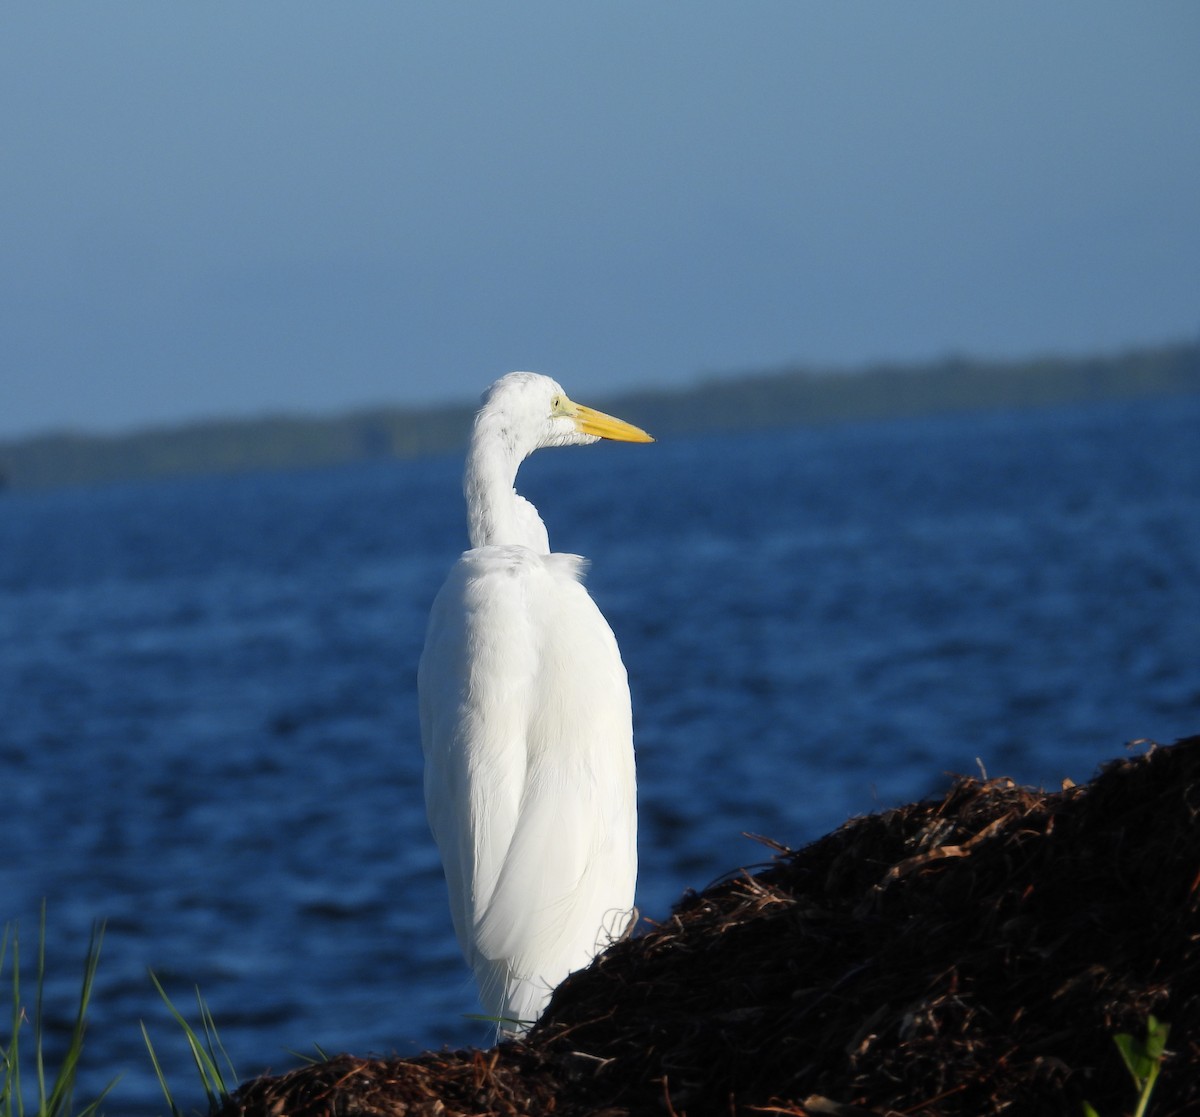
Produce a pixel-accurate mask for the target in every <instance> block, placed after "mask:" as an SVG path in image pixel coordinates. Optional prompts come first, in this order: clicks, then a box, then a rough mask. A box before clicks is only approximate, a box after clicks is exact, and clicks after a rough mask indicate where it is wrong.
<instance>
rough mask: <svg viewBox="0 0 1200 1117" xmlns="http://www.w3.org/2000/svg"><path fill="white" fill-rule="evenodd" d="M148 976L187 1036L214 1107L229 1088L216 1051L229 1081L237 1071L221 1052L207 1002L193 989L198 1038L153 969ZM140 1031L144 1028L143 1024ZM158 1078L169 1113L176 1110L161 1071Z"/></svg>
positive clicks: (224, 1098)
mask: <svg viewBox="0 0 1200 1117" xmlns="http://www.w3.org/2000/svg"><path fill="white" fill-rule="evenodd" d="M150 980H151V981H152V982H153V983H154V987H155V989H157V990H158V995H159V996H160V997H162V1000H163V1003H164V1004H165V1005H166V1006H167V1009H168V1011H169V1012H170V1013H171V1015H172V1017H174V1019H175V1023H176V1024H178V1025H179V1027H180V1029H181V1030H182V1032H183V1034H184V1038H185V1039H186V1040H187V1044H188V1049H189V1051H190V1052H191V1056H192V1062H193V1063H194V1064H195V1066H196V1071H197V1073H198V1074H199V1075H200V1084H201V1085H202V1086H203V1088H204V1094H205V1097H206V1098H207V1099H208V1104H209V1107H210V1108H211V1109H216V1108H218V1107H219V1106H220V1105H221V1104H222V1103H223V1102H224V1101H226V1099H228V1097H229V1095H230V1093H231V1092H232V1091H231V1089H230V1085H229V1082H227V1081H226V1079H225V1076H224V1075H223V1074H222V1072H221V1067H220V1063H219V1061H218V1053H219V1055H220V1056H221V1057H223V1058H224V1059H225V1062H226V1065H227V1066H228V1067H229V1071H230V1082H233V1083H236V1081H237V1074H236V1072H234V1069H233V1064H232V1063H231V1062H230V1061H229V1056H228V1055H227V1054H226V1053H225V1049H224V1047H223V1046H222V1045H221V1041H220V1038H219V1036H218V1035H217V1027H216V1023H215V1022H214V1020H213V1017H212V1013H211V1012H209V1010H208V1006H207V1005H206V1004H205V1003H204V998H203V997H202V996H201V995H200V991H199V989H197V990H196V1001H197V1003H198V1004H199V1006H200V1022H201V1028H202V1030H203V1032H204V1039H203V1040H202V1039H201V1038H200V1036H198V1035H197V1034H196V1031H195V1029H193V1028H192V1026H191V1025H190V1024H189V1023H188V1022H187V1020H186V1019H185V1018H184V1016H183V1014H182V1013H181V1012H180V1011H179V1010H178V1009H177V1008H176V1007H175V1005H174V1004H173V1003H172V1001H171V998H170V997H169V996H167V991H166V990H165V989H164V988H163V987H162V983H161V982H160V981H159V980H158V977H157V976H156V975H155V974H154V973H153V972H152V973H151V974H150ZM144 1031H145V1029H144V1028H143V1032H144ZM147 1042H148V1041H147ZM151 1054H152V1057H153V1049H151ZM155 1064H156V1068H157V1060H155ZM159 1081H160V1083H162V1084H163V1089H164V1091H165V1092H166V1094H167V1101H168V1103H169V1104H171V1106H172V1111H173V1113H176V1114H177V1113H178V1110H176V1109H175V1108H174V1102H172V1101H171V1094H170V1091H169V1090H167V1087H166V1083H165V1082H164V1081H163V1079H162V1077H161V1074H160V1079H159Z"/></svg>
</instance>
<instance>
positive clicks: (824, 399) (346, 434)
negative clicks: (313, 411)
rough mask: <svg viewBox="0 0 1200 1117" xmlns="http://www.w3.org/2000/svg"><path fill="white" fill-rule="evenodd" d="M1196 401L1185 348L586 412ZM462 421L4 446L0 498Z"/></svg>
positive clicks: (731, 423)
mask: <svg viewBox="0 0 1200 1117" xmlns="http://www.w3.org/2000/svg"><path fill="white" fill-rule="evenodd" d="M1196 392H1200V343H1197V342H1186V343H1176V344H1170V345H1161V346H1156V347H1143V348H1138V349H1130V350H1126V351H1124V352H1120V353H1114V354H1107V355H1098V356H1090V357H1036V358H1030V359H1027V360H1008V361H999V360H977V359H974V358H969V357H948V358H945V359H942V360H938V361H931V362H925V363H921V364H879V365H872V366H870V367H867V368H863V369H860V370H857V371H845V372H830V371H820V370H812V369H805V368H800V367H791V368H784V369H779V370H776V371H770V372H747V373H744V374H741V375H734V374H730V375H728V376H721V377H719V378H712V379H709V380H704V381H701V382H699V383H697V384H695V385H693V386H691V387H687V388H678V389H661V390H653V391H641V392H627V393H623V394H622V395H620V396H614V397H612V398H610V399H608V400H598V401H596V402H597V403H599V404H602V405H603V406H604V407H605V409H606V410H612V411H614V412H615V413H616V414H620V415H627V416H629V417H630V418H631V420H633V421H636V422H637V423H638V424H639V425H641V426H644V427H645V428H646V429H648V430H652V431H654V433H655V434H656V435H658V436H660V437H661V436H663V435H668V434H685V433H686V434H696V433H706V432H714V431H723V430H724V431H729V430H755V429H768V428H779V427H787V426H805V425H818V424H824V423H832V422H850V421H856V420H869V419H890V418H907V417H915V416H919V415H934V414H945V413H948V412H955V411H984V410H995V409H1000V408H1029V407H1044V406H1052V405H1055V404H1063V403H1072V402H1086V401H1096V400H1120V399H1141V398H1148V397H1155V396H1171V395H1184V394H1191V393H1196ZM474 410H475V404H474V403H470V404H466V403H462V404H448V405H445V406H440V407H423V408H402V407H377V408H371V409H368V410H360V411H354V412H349V413H345V414H340V415H331V416H288V415H278V416H271V417H266V418H259V419H227V420H221V419H216V420H207V421H203V422H195V423H187V424H182V425H176V426H169V427H156V428H152V429H147V430H142V431H135V432H131V433H128V434H121V435H99V434H86V433H65V432H59V433H50V434H44V435H37V436H33V437H29V438H22V439H13V440H9V441H5V442H0V492H3V491H4V490H6V489H11V490H28V489H43V488H53V487H58V486H65V485H90V484H103V483H106V482H110V481H127V480H138V479H148V478H165V477H184V476H194V475H203V474H214V473H235V472H242V471H247V470H262V469H297V468H312V467H316V466H322V465H335V464H343V463H349V462H356V461H369V460H386V459H411V458H417V457H423V456H427V455H431V454H438V453H451V452H454V451H456V450H459V449H460V448H461V447H462V446H463V445H464V444H465V442H466V437H467V432H468V430H469V429H470V421H471V416H472V414H473V413H474Z"/></svg>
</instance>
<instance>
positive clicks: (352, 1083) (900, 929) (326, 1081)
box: [221, 737, 1200, 1117]
mask: <svg viewBox="0 0 1200 1117" xmlns="http://www.w3.org/2000/svg"><path fill="white" fill-rule="evenodd" d="M1198 814H1200V737H1193V738H1189V739H1188V740H1186V741H1181V742H1179V743H1178V744H1176V745H1174V746H1172V747H1169V748H1162V747H1151V748H1150V749H1149V751H1148V752H1147V753H1146V754H1145V755H1142V756H1139V757H1137V758H1135V759H1129V760H1121V761H1115V762H1113V763H1112V764H1109V765H1108V766H1107V767H1105V769H1104V770H1103V771H1102V772H1101V773H1100V774H1099V775H1098V776H1097V777H1096V779H1095V780H1093V781H1092V782H1091V783H1089V784H1088V785H1086V786H1084V787H1067V788H1064V789H1063V790H1062V791H1059V792H1055V793H1052V794H1047V793H1044V792H1038V791H1031V790H1028V789H1025V788H1020V787H1017V786H1015V785H1014V784H1013V783H1011V782H1010V781H1008V780H1000V779H997V780H987V781H984V782H980V781H978V780H973V779H961V780H959V781H958V782H957V783H955V785H954V786H953V787H952V788H951V790H950V791H949V793H948V794H947V795H946V796H945V798H944V799H942V800H940V801H930V802H923V803H916V804H913V805H911V806H907V807H902V808H900V809H898V810H894V811H888V812H886V813H885V814H880V815H872V816H870V817H867V818H860V819H855V820H853V821H851V822H849V823H847V824H846V825H845V826H843V827H842V828H841V829H839V830H837V831H835V832H834V833H833V834H830V835H829V836H827V837H825V838H823V839H822V840H820V841H818V842H816V843H814V844H813V845H811V846H808V847H806V848H805V849H802V850H797V851H790V850H784V849H780V850H779V851H778V856H777V857H776V860H775V862H774V863H773V864H772V865H771V866H770V867H769V868H767V869H765V870H764V871H762V872H760V873H758V874H757V875H754V876H752V875H750V874H748V873H742V874H740V875H739V876H737V877H736V878H734V879H731V880H728V881H726V882H724V883H722V884H719V885H717V886H715V887H713V888H710V889H708V890H707V891H705V892H703V893H701V894H699V895H689V896H688V897H686V898H685V899H684V900H683V901H682V903H681V904H680V905H679V907H678V908H677V910H676V912H675V914H674V915H673V917H672V918H671V920H670V922H668V923H666V924H664V925H662V926H657V927H654V928H652V929H651V930H650V931H649V932H647V933H646V934H643V935H641V936H639V937H637V938H634V939H631V940H629V941H627V942H624V943H620V944H618V945H616V946H615V947H613V948H612V949H611V950H609V951H608V952H607V953H606V954H605V955H604V956H603V957H602V958H601V959H599V960H598V961H597V963H596V964H594V965H593V966H592V967H591V968H590V969H588V970H586V971H583V972H581V973H579V974H575V975H573V976H572V977H571V978H569V979H568V980H567V981H566V982H565V983H564V984H563V985H562V987H561V988H560V989H559V990H558V992H557V993H556V994H555V997H554V999H553V1001H552V1002H551V1005H550V1008H549V1009H548V1010H547V1012H546V1015H545V1016H544V1017H543V1019H542V1021H541V1022H540V1023H539V1024H538V1026H537V1027H536V1028H535V1029H534V1031H533V1032H532V1033H531V1034H530V1036H529V1037H528V1040H527V1042H525V1043H514V1044H504V1045H502V1046H500V1047H498V1048H496V1049H494V1050H491V1051H459V1052H445V1053H441V1054H427V1055H422V1056H420V1057H419V1058H415V1059H388V1060H383V1059H372V1060H367V1059H356V1058H351V1057H349V1056H341V1057H339V1058H336V1059H333V1060H330V1061H329V1062H328V1063H323V1064H319V1065H316V1066H311V1067H304V1068H301V1069H299V1070H296V1071H293V1072H291V1073H290V1074H287V1075H283V1076H282V1077H277V1078H263V1079H258V1080H255V1081H252V1082H249V1083H247V1084H246V1085H244V1086H242V1087H241V1088H240V1090H239V1091H238V1093H237V1094H236V1096H235V1097H234V1099H232V1100H231V1101H230V1102H229V1103H227V1104H226V1106H225V1107H224V1108H223V1109H222V1110H221V1114H222V1115H223V1117H235V1115H236V1117H260V1115H261V1117H266V1115H268V1114H270V1115H284V1114H287V1115H290V1117H317V1115H326V1114H330V1115H332V1114H362V1115H364V1117H366V1115H380V1117H382V1115H388V1117H391V1115H399V1114H438V1115H452V1114H460V1113H462V1114H466V1113H471V1114H484V1113H487V1114H505V1115H507V1114H523V1113H550V1112H554V1113H557V1114H565V1115H582V1114H585V1113H595V1114H599V1113H603V1114H606V1115H609V1117H616V1115H617V1114H622V1113H626V1112H628V1113H633V1114H672V1113H675V1114H680V1115H682V1114H684V1113H685V1112H686V1114H688V1115H690V1117H699V1115H701V1114H722V1115H728V1114H731V1113H743V1112H745V1113H749V1112H768V1113H785V1114H796V1115H801V1114H806V1113H812V1114H818V1113H823V1114H830V1113H832V1114H838V1113H841V1114H853V1113H863V1112H866V1113H874V1114H925V1115H934V1114H944V1115H950V1114H955V1115H958V1114H961V1115H964V1117H966V1115H969V1117H982V1115H986V1114H999V1113H1005V1114H1020V1115H1025V1114H1030V1115H1033V1114H1042V1113H1045V1114H1055V1115H1061V1114H1068V1113H1072V1114H1077V1113H1080V1112H1081V1109H1080V1103H1081V1100H1082V1099H1085V1098H1086V1099H1088V1100H1090V1102H1091V1103H1092V1104H1093V1105H1094V1106H1096V1108H1097V1109H1098V1110H1099V1112H1100V1113H1101V1114H1102V1115H1103V1117H1109V1115H1117V1114H1123V1113H1129V1112H1132V1110H1133V1106H1134V1104H1135V1100H1136V1097H1135V1092H1134V1089H1133V1086H1132V1083H1131V1081H1130V1078H1129V1075H1128V1073H1127V1071H1126V1070H1125V1067H1124V1065H1123V1063H1122V1062H1121V1059H1120V1056H1119V1054H1118V1051H1117V1049H1116V1047H1115V1045H1114V1043H1113V1039H1112V1037H1113V1035H1114V1033H1118V1032H1122V1031H1124V1032H1130V1033H1132V1034H1134V1035H1136V1036H1141V1035H1143V1034H1144V1032H1145V1028H1146V1021H1147V1017H1148V1016H1149V1014H1151V1013H1153V1014H1155V1015H1156V1016H1157V1017H1158V1018H1159V1019H1161V1020H1164V1021H1167V1022H1169V1023H1170V1025H1171V1040H1170V1043H1169V1050H1168V1054H1167V1056H1166V1058H1165V1061H1164V1063H1163V1070H1162V1075H1161V1077H1160V1079H1159V1081H1158V1085H1157V1086H1156V1088H1155V1091H1154V1095H1153V1098H1152V1101H1151V1105H1150V1113H1151V1114H1152V1115H1154V1117H1168V1115H1170V1114H1184V1113H1192V1114H1200V821H1198V817H1197V816H1198Z"/></svg>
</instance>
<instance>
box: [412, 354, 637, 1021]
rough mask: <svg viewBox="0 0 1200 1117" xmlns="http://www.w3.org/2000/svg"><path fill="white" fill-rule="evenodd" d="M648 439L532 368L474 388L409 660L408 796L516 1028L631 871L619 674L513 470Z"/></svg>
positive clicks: (626, 884) (570, 962)
mask: <svg viewBox="0 0 1200 1117" xmlns="http://www.w3.org/2000/svg"><path fill="white" fill-rule="evenodd" d="M599 438H613V439H618V440H623V441H631V442H650V441H653V440H652V439H651V438H650V436H649V435H648V434H646V433H645V432H644V431H642V430H639V429H638V428H637V427H634V426H631V425H630V424H628V423H625V422H622V421H621V420H619V419H614V418H612V417H611V416H608V415H604V414H602V413H600V412H597V411H593V410H591V409H590V408H586V407H582V406H580V405H578V404H575V403H573V402H572V401H571V400H569V399H568V398H567V396H566V394H565V393H564V392H563V390H562V388H561V387H560V386H559V385H558V384H557V383H555V381H553V380H551V379H549V378H548V377H545V376H538V375H536V374H534V373H527V372H514V373H510V374H509V375H508V376H505V377H502V378H501V379H500V380H498V381H496V383H495V384H493V385H492V387H491V388H490V389H489V390H488V392H487V393H486V395H485V396H484V401H483V406H482V408H481V409H480V411H479V413H478V415H477V416H476V419H475V428H474V432H473V435H472V438H471V447H470V450H469V452H468V455H467V465H466V471H465V474H464V479H463V491H464V495H465V496H466V502H467V523H468V529H469V534H470V541H471V549H470V550H468V551H466V552H465V553H464V554H463V555H462V557H461V558H460V559H459V560H458V562H457V563H456V564H455V566H454V568H453V569H452V570H451V571H450V575H449V577H448V578H447V579H446V582H445V584H444V585H443V586H442V589H441V591H440V592H439V593H438V596H437V599H436V600H435V601H434V604H433V609H432V612H431V613H430V617H429V629H428V632H427V634H426V639H425V650H424V652H423V653H422V656H421V665H420V669H419V672H418V680H417V682H418V690H419V693H420V708H421V740H422V745H423V748H424V752H425V804H426V809H427V811H428V813H429V824H430V828H431V829H432V831H433V835H434V838H435V839H436V841H437V844H438V849H439V850H440V852H441V855H442V864H443V867H444V869H445V873H446V883H447V885H448V887H449V891H450V910H451V914H452V915H453V918H454V929H455V932H456V934H457V936H458V943H459V946H460V947H461V949H462V952H463V955H464V957H465V958H466V959H467V962H468V963H469V964H470V966H471V968H472V969H473V970H474V972H475V978H476V981H477V982H478V984H479V991H480V999H481V1002H482V1004H483V1008H484V1012H485V1013H486V1014H487V1015H488V1016H490V1017H494V1018H496V1019H497V1020H499V1021H501V1030H502V1031H503V1032H506V1033H508V1034H519V1033H520V1032H522V1031H523V1030H524V1029H525V1028H526V1027H527V1026H528V1024H529V1023H530V1022H532V1021H533V1020H536V1019H537V1017H538V1016H539V1015H540V1013H541V1011H542V1009H543V1008H544V1007H545V1005H546V1002H547V1001H548V1000H549V998H550V993H551V992H552V990H553V989H554V988H555V986H557V985H558V984H559V982H561V981H562V980H563V978H565V977H566V976H567V974H569V973H571V972H572V971H573V970H577V969H580V968H581V967H583V966H586V965H587V964H588V963H589V962H590V961H591V960H592V958H593V957H594V956H595V955H596V954H597V953H598V952H599V951H600V950H602V949H603V948H604V947H605V946H606V945H607V944H608V943H609V942H610V941H612V940H613V939H615V938H618V937H619V936H620V935H621V934H622V933H623V932H624V931H625V930H626V928H627V927H628V925H629V922H630V920H631V918H632V912H633V892H634V881H635V878H636V876H637V849H636V829H637V803H636V788H635V780H634V766H633V727H632V716H631V712H630V702H629V684H628V682H627V679H626V675H625V667H624V664H623V663H622V662H621V655H620V651H619V650H618V648H617V642H616V639H615V638H614V636H613V634H612V630H611V629H610V628H609V626H608V624H607V622H606V621H605V619H604V617H603V616H602V614H601V613H600V610H599V609H598V608H597V607H596V605H595V603H594V602H593V601H592V599H591V597H589V596H588V593H587V591H586V590H585V589H584V588H583V585H582V574H583V569H584V566H585V563H584V560H583V559H581V558H579V557H578V556H575V555H563V554H552V553H551V552H550V546H549V540H548V538H547V534H546V528H545V525H544V524H543V523H542V521H541V518H540V517H539V516H538V513H537V509H536V508H534V506H533V505H532V504H530V503H529V502H528V501H527V500H525V499H524V498H523V497H521V496H518V495H517V493H516V492H515V490H514V488H513V484H514V482H515V479H516V475H517V469H518V467H519V466H520V464H521V462H522V461H524V459H525V458H526V457H528V456H529V454H531V453H533V451H534V450H537V449H541V448H543V447H547V446H569V445H583V444H587V443H591V442H595V441H597V440H598V439H599Z"/></svg>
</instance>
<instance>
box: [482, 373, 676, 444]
mask: <svg viewBox="0 0 1200 1117" xmlns="http://www.w3.org/2000/svg"><path fill="white" fill-rule="evenodd" d="M475 422H476V431H477V432H481V431H482V430H487V431H488V432H489V433H491V434H494V435H496V436H499V437H500V438H502V439H503V440H504V442H505V443H507V444H508V445H509V446H510V447H511V448H512V449H513V450H514V451H516V453H517V454H518V455H519V456H520V457H522V458H524V457H528V456H529V455H530V454H532V453H533V451H534V450H540V449H543V448H544V447H547V446H582V445H586V444H588V443H590V442H596V441H598V440H599V439H601V438H611V439H615V440H616V441H619V442H653V441H654V439H653V438H651V437H650V436H649V435H648V434H647V433H646V432H645V431H644V430H641V429H640V428H639V427H635V426H633V424H631V423H626V422H625V421H624V420H622V419H616V418H614V417H613V416H611V415H605V414H604V412H602V411H596V410H594V409H593V408H590V407H584V406H583V405H582V404H579V403H575V402H574V401H573V400H572V399H570V398H569V397H568V396H567V393H566V392H564V391H563V389H562V385H561V384H559V383H558V382H557V381H556V380H551V379H550V377H548V376H541V375H539V374H538V373H536V372H510V373H509V374H508V375H507V376H502V377H501V378H500V379H499V380H497V381H496V382H495V383H494V384H493V385H492V386H491V387H490V388H489V389H488V390H487V391H486V392H485V393H484V396H483V407H482V408H481V409H480V411H479V415H478V416H477V418H476V420H475Z"/></svg>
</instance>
